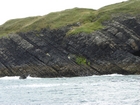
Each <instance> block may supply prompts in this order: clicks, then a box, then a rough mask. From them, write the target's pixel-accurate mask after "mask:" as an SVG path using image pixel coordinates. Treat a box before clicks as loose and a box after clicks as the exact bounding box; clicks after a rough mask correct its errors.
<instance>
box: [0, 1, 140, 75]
mask: <svg viewBox="0 0 140 105" xmlns="http://www.w3.org/2000/svg"><path fill="white" fill-rule="evenodd" d="M138 4H140V0H129V1H127V2H122V3H118V4H114V5H110V6H106V7H103V8H101V9H99V10H98V11H95V10H90V9H78V8H74V9H72V10H71V9H70V10H65V11H62V12H57V13H51V14H49V15H46V16H43V17H41V16H39V17H30V18H25V19H17V20H11V21H8V22H6V23H5V24H4V25H2V26H1V27H0V33H1V35H5V34H6V32H8V33H12V32H14V33H12V34H9V35H8V36H7V37H3V38H1V39H0V76H21V75H30V76H35V77H63V76H65V77H72V76H87V75H95V74H96V75H102V74H111V73H120V74H140V15H139V10H140V7H139V6H138ZM133 6H134V7H133ZM77 13H78V14H77ZM58 14H60V16H59V15H58ZM72 14H75V15H72ZM57 15H58V16H57ZM49 17H51V19H49ZM26 19H27V20H28V21H26ZM43 19H44V20H43ZM49 22H50V23H49ZM21 24H22V26H21V27H22V28H21V27H19V25H21ZM7 27H8V28H9V27H11V28H9V30H8V28H7ZM17 27H19V28H20V29H18V28H17ZM2 29H3V30H2ZM6 30H7V31H6ZM19 30H20V31H19ZM15 32H17V33H16V34H15Z"/></svg>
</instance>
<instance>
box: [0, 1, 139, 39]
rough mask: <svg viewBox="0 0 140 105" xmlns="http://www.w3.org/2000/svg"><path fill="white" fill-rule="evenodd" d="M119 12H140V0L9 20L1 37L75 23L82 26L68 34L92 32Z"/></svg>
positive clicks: (1, 27)
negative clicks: (97, 8)
mask: <svg viewBox="0 0 140 105" xmlns="http://www.w3.org/2000/svg"><path fill="white" fill-rule="evenodd" d="M119 14H131V15H137V14H140V0H129V1H126V2H121V3H116V4H113V5H108V6H105V7H103V8H100V9H99V10H92V9H84V8H73V9H68V10H64V11H60V12H54V13H50V14H48V15H45V16H36V17H27V18H22V19H14V20H9V21H7V22H6V23H5V24H3V25H1V26H0V37H2V36H5V35H7V34H10V33H16V32H27V31H31V30H40V29H41V28H50V29H57V28H61V27H64V26H66V25H70V24H75V23H80V26H73V27H72V29H71V30H70V31H69V32H68V33H67V35H72V34H78V33H81V32H85V33H91V32H94V31H96V30H100V29H102V28H104V26H103V25H102V22H104V21H106V20H109V19H111V18H112V16H115V15H119Z"/></svg>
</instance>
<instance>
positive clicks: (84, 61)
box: [75, 56, 90, 65]
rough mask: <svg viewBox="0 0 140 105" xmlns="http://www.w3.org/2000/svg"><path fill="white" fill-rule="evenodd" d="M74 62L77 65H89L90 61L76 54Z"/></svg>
mask: <svg viewBox="0 0 140 105" xmlns="http://www.w3.org/2000/svg"><path fill="white" fill-rule="evenodd" d="M75 61H76V63H77V64H79V65H90V62H89V61H87V59H86V58H85V57H84V56H76V60H75Z"/></svg>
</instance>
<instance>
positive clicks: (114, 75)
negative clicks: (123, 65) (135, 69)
mask: <svg viewBox="0 0 140 105" xmlns="http://www.w3.org/2000/svg"><path fill="white" fill-rule="evenodd" d="M100 76H105V77H116V76H124V75H122V74H116V73H114V74H105V75H93V76H92V77H100Z"/></svg>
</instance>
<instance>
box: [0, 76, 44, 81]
mask: <svg viewBox="0 0 140 105" xmlns="http://www.w3.org/2000/svg"><path fill="white" fill-rule="evenodd" d="M19 78H20V76H5V77H0V80H18V79H19ZM26 79H41V78H37V77H31V76H28V77H27V78H26Z"/></svg>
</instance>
